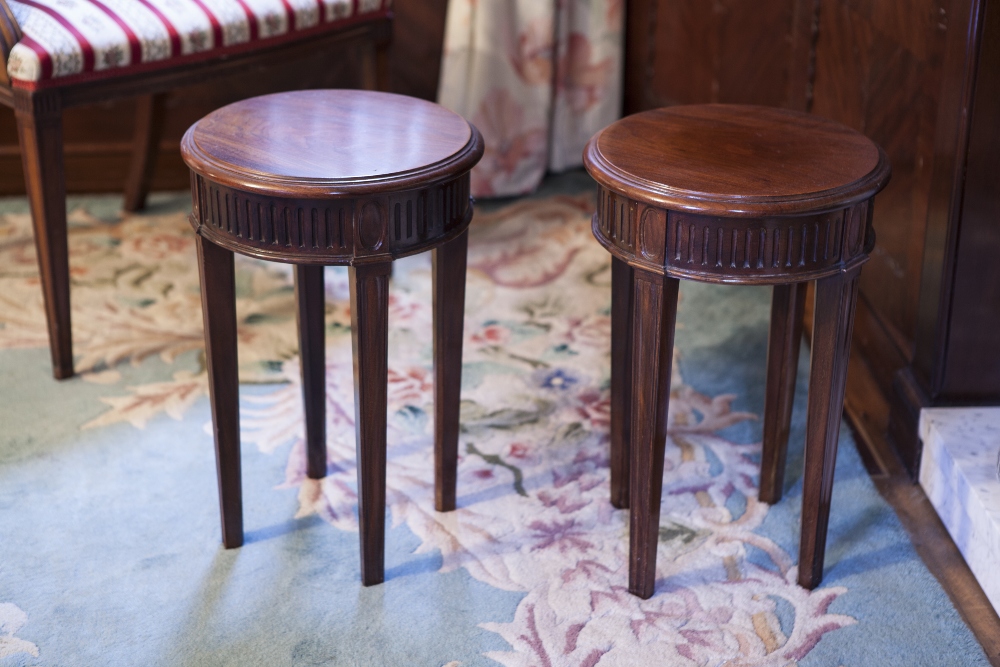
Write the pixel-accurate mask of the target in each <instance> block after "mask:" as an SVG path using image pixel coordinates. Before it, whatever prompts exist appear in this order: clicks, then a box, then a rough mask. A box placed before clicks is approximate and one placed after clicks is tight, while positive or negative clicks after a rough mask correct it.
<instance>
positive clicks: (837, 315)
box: [798, 269, 860, 589]
mask: <svg viewBox="0 0 1000 667" xmlns="http://www.w3.org/2000/svg"><path fill="white" fill-rule="evenodd" d="M859 274H860V269H855V270H853V271H849V272H845V273H843V274H840V275H836V276H830V277H828V278H823V279H821V280H818V281H816V309H815V315H814V318H815V319H814V320H813V337H812V348H811V358H810V361H809V405H808V412H807V416H806V449H805V463H804V472H803V477H802V480H803V481H802V532H801V538H800V543H799V576H798V581H799V585H800V586H803V587H805V588H810V589H811V588H816V587H817V586H819V584H820V582H821V581H822V580H823V560H824V553H825V550H826V530H827V526H828V524H829V519H830V497H831V495H832V494H833V473H834V467H835V464H836V462H837V442H838V439H839V437H840V423H841V421H842V420H843V417H844V391H845V389H846V384H847V362H848V358H849V355H850V352H851V332H852V329H853V327H854V307H855V304H856V302H857V297H858V278H859Z"/></svg>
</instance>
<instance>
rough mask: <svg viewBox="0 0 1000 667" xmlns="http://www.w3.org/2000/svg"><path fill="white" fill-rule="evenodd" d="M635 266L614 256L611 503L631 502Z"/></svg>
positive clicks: (612, 293) (612, 285) (616, 505)
mask: <svg viewBox="0 0 1000 667" xmlns="http://www.w3.org/2000/svg"><path fill="white" fill-rule="evenodd" d="M632 281H633V270H632V267H631V266H629V265H628V264H627V263H625V262H623V261H622V260H620V259H618V258H617V257H612V258H611V504H612V505H614V506H615V507H617V508H619V509H625V508H627V507H628V503H629V457H630V447H629V430H630V429H629V421H630V419H631V417H632V406H631V401H630V400H629V398H630V396H631V395H632V374H631V370H632V366H631V358H630V355H629V350H630V345H631V338H632Z"/></svg>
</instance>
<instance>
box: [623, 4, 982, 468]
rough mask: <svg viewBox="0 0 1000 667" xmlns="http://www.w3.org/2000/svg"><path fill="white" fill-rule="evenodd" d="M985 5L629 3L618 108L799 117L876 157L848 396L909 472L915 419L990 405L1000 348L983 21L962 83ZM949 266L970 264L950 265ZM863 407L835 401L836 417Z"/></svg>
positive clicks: (915, 448)
mask: <svg viewBox="0 0 1000 667" xmlns="http://www.w3.org/2000/svg"><path fill="white" fill-rule="evenodd" d="M993 2H994V0H990V3H991V6H992V3H993ZM985 5H986V0H905V1H904V0H766V1H760V0H756V1H753V0H720V1H718V2H712V3H702V2H697V1H696V0H671V1H670V2H668V1H667V0H630V2H629V4H628V10H629V12H630V14H629V23H628V29H629V34H628V38H627V44H628V48H627V56H626V57H627V69H626V86H627V88H626V109H627V110H629V111H638V110H641V109H645V108H650V107H655V106H659V105H664V104H681V103H699V102H741V103H759V104H769V105H775V106H784V107H791V108H804V109H807V110H810V111H812V112H813V113H816V114H818V115H821V116H825V117H828V118H832V119H834V120H837V121H840V122H841V123H844V124H846V125H848V126H850V127H853V128H855V129H857V130H859V131H860V132H862V133H864V134H865V135H867V136H868V137H870V138H872V139H873V140H875V141H876V142H877V143H878V144H880V145H881V146H882V147H883V148H884V149H885V151H886V152H887V153H888V155H889V159H890V161H891V163H892V169H893V175H892V181H891V182H890V184H889V186H888V187H887V188H886V190H885V191H884V192H883V193H881V194H880V195H879V196H878V197H877V198H876V200H875V231H876V234H877V243H876V246H875V248H874V250H873V252H872V255H871V261H870V262H869V263H868V264H867V265H866V267H865V269H864V271H863V273H862V276H861V286H860V299H859V302H858V314H857V323H856V328H855V340H854V347H855V354H856V355H857V356H858V357H859V361H860V362H861V363H860V364H859V365H857V367H858V368H861V369H863V370H864V373H865V374H866V379H865V380H864V382H854V383H852V384H851V387H853V388H854V389H855V390H856V391H863V392H865V393H870V391H871V390H872V388H873V387H877V389H878V391H879V392H880V393H881V400H879V401H878V402H877V403H878V406H880V407H879V409H878V411H877V412H878V416H877V417H876V416H874V415H868V417H859V418H864V419H866V420H867V426H866V428H867V429H868V430H871V429H874V428H879V427H883V428H884V426H881V425H887V426H889V427H890V428H889V430H890V431H891V432H892V433H893V434H894V437H895V440H896V443H895V444H896V445H897V446H898V448H899V451H900V453H901V455H902V457H903V460H904V462H905V463H906V464H907V466H908V468H909V469H910V470H911V471H913V470H915V467H916V464H917V461H918V460H919V443H918V442H917V441H916V437H915V428H916V416H917V414H918V413H919V409H920V407H921V406H925V405H930V404H932V403H936V404H942V403H950V402H961V401H963V400H965V401H969V400H979V401H982V400H992V401H1000V349H998V348H1000V343H991V341H992V338H1000V337H998V336H995V332H996V331H997V330H998V329H1000V318H998V317H997V316H995V315H994V313H996V312H997V310H996V309H995V308H994V309H993V310H992V311H991V310H990V308H989V307H988V306H987V305H986V303H987V302H988V301H989V300H990V299H992V300H993V302H996V301H997V300H998V299H1000V294H998V293H997V292H1000V269H997V268H995V267H997V266H1000V264H998V263H996V262H995V261H994V260H993V257H994V256H995V255H996V254H997V253H998V252H1000V231H998V229H1000V227H998V226H997V225H996V224H995V220H996V219H997V218H998V217H1000V204H998V197H997V192H998V191H1000V171H998V170H996V169H995V168H994V169H990V167H989V166H988V165H990V164H992V162H995V156H996V154H997V152H998V151H1000V132H998V130H997V129H996V127H997V126H996V123H995V118H996V117H997V116H998V115H1000V96H998V94H997V93H996V90H997V89H998V87H997V85H996V83H997V81H996V80H997V79H998V78H1000V47H994V46H993V43H995V42H997V41H998V40H1000V19H997V18H995V17H994V18H993V19H992V22H990V21H987V22H986V25H987V29H988V28H989V26H990V25H992V24H993V23H996V24H997V28H996V33H997V36H996V37H995V38H994V40H993V43H991V42H989V40H988V39H985V38H984V39H983V40H982V43H983V44H984V45H987V44H989V45H990V46H989V48H987V47H986V46H984V48H983V55H982V66H980V67H979V69H978V70H977V63H978V62H979V60H980V55H979V46H978V45H979V43H980V42H979V34H980V31H981V30H982V28H981V25H980V24H981V23H982V21H980V14H981V13H982V8H983V7H984V6H985ZM997 12H1000V10H994V14H996V13H997ZM990 34H992V33H990ZM994 61H996V62H995V63H994ZM977 72H978V77H979V81H978V84H976V77H977ZM990 73H993V75H992V76H993V78H992V79H989V76H990ZM984 77H986V78H984ZM987 79H989V80H988V81H987ZM974 90H975V91H977V94H978V95H979V97H976V96H975V95H973V92H974ZM978 91H984V92H978ZM974 98H975V99H976V103H975V104H976V106H975V107H973V106H972V104H973V99H974ZM970 113H978V114H979V115H978V116H977V117H981V118H982V120H981V121H980V122H979V124H978V125H977V124H975V123H970V122H968V121H967V118H969V117H970ZM990 119H993V120H990ZM970 132H971V134H970ZM970 137H971V143H970ZM966 151H968V157H966ZM966 167H968V170H967V169H966ZM972 170H975V172H976V173H975V174H973V172H972ZM963 207H964V208H963ZM963 210H964V213H963ZM959 220H962V224H961V225H959V224H958V221H959ZM959 253H963V254H962V257H963V258H964V257H965V256H968V257H969V259H963V262H962V263H961V264H958V263H956V261H955V257H956V256H958V254H959ZM984 289H985V290H986V292H985V294H984V293H983V290H984ZM955 313H967V316H966V317H964V319H963V318H962V317H957V316H956V314H955ZM977 322H978V324H977ZM983 351H986V355H985V356H984V354H983ZM911 364H912V366H913V367H912V368H911ZM858 372H860V371H858ZM862 388H863V390H862ZM991 392H992V393H991ZM869 403H870V401H869V400H868V399H865V398H864V397H863V396H861V395H859V396H856V397H853V398H852V397H851V396H850V395H849V396H848V401H847V404H848V409H849V410H853V409H854V408H859V406H862V405H865V404H869ZM890 404H892V405H893V408H892V414H893V415H895V416H894V417H892V419H891V420H890V418H889V411H888V408H887V406H888V405H890ZM859 409H860V408H859ZM862 412H863V410H862ZM858 414H859V415H860V414H861V413H860V412H859V413H858ZM901 425H902V427H901Z"/></svg>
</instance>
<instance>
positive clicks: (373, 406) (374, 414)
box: [350, 262, 392, 586]
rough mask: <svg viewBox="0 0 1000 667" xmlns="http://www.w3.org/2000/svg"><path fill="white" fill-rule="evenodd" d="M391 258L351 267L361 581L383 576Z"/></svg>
mask: <svg viewBox="0 0 1000 667" xmlns="http://www.w3.org/2000/svg"><path fill="white" fill-rule="evenodd" d="M391 273H392V264H390V263H388V262H380V263H378V264H361V265H359V266H352V267H351V268H350V274H351V275H350V283H351V343H352V348H353V351H354V427H355V432H356V435H355V437H356V448H357V457H358V458H357V461H358V524H359V526H360V529H361V583H362V584H364V585H365V586H371V585H374V584H380V583H382V581H383V580H384V579H385V565H384V562H385V458H386V451H385V429H386V392H387V386H388V382H389V375H388V373H389V367H388V363H389V362H388V356H389V276H390V274H391Z"/></svg>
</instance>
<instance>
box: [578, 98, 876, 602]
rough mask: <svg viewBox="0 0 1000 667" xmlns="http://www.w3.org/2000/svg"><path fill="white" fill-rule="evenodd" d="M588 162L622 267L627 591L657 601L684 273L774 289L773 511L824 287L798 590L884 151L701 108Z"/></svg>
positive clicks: (824, 494)
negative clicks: (803, 341)
mask: <svg viewBox="0 0 1000 667" xmlns="http://www.w3.org/2000/svg"><path fill="white" fill-rule="evenodd" d="M584 161H585V164H586V166H587V169H588V171H589V172H590V173H591V175H593V177H594V179H595V180H596V181H597V182H598V199H597V212H596V214H595V215H594V220H593V226H592V227H593V233H594V236H595V238H596V239H597V240H598V242H600V243H601V245H603V246H604V247H605V248H606V249H607V250H608V251H609V252H610V253H611V255H612V258H613V260H612V318H611V319H612V363H613V364H615V365H616V366H617V368H614V367H613V368H612V394H613V396H612V403H611V410H612V415H611V465H612V480H613V481H612V503H613V504H615V506H616V507H619V506H621V505H622V502H621V494H622V491H623V487H624V486H625V485H624V484H623V483H622V482H621V481H617V482H616V481H615V477H616V474H617V476H618V477H619V480H620V475H621V474H622V472H623V468H625V465H626V464H625V463H624V462H623V454H624V453H625V451H626V450H630V454H629V460H628V464H627V465H628V471H629V472H628V476H629V482H628V486H627V488H628V495H629V508H630V512H631V515H630V532H629V535H630V557H629V590H630V591H631V592H633V593H634V594H636V595H638V596H639V597H642V598H648V597H649V596H651V595H652V594H653V592H654V587H655V576H656V545H657V543H658V526H659V512H660V499H661V491H662V485H663V447H664V442H665V438H666V415H667V403H668V401H669V380H670V365H671V351H672V341H673V326H674V317H675V314H676V290H677V279H678V278H686V279H691V280H699V281H703V282H715V283H735V284H756V285H773V286H774V296H773V304H772V319H771V332H770V341H769V346H768V360H767V366H768V372H767V387H766V397H767V398H766V405H765V415H764V424H765V426H764V432H765V436H764V447H763V449H764V451H763V457H762V459H763V460H762V469H761V489H760V498H761V500H763V501H765V502H777V500H778V499H779V498H780V496H781V492H782V486H783V473H784V463H785V452H786V447H787V440H788V430H789V423H790V418H791V408H792V399H793V395H794V391H795V372H796V367H797V361H798V351H799V339H800V336H801V321H802V312H803V310H804V305H805V294H806V283H807V282H808V281H816V284H817V290H816V291H817V296H816V308H815V310H814V312H815V317H816V319H815V326H814V327H813V348H812V362H811V372H810V386H809V406H808V411H809V412H808V414H809V417H808V423H807V440H806V449H807V453H806V464H805V465H806V472H805V476H804V491H803V509H802V536H801V544H800V549H799V583H800V584H801V585H803V586H806V587H808V588H813V587H815V586H817V585H818V584H819V582H820V581H821V579H822V573H823V552H824V548H825V543H826V529H827V523H828V519H829V512H830V494H831V491H832V488H833V472H834V462H835V460H836V451H837V438H838V436H839V429H840V420H841V418H842V414H843V403H844V390H845V385H846V376H847V364H848V358H849V351H850V344H851V334H852V327H853V322H854V312H855V306H856V302H857V286H858V279H859V275H860V272H861V266H862V265H863V264H864V263H865V262H866V261H867V260H868V256H869V253H870V252H871V250H872V248H873V247H874V245H875V234H874V230H873V226H872V219H873V215H872V213H873V209H872V199H873V197H874V196H875V194H876V193H877V192H878V191H879V190H880V189H881V188H883V187H884V186H885V184H886V183H887V182H888V179H889V175H890V170H889V164H888V162H887V161H886V159H885V154H884V153H883V151H882V150H881V149H880V148H879V147H878V146H877V145H875V144H874V143H873V142H871V141H870V140H868V139H866V138H865V137H864V136H863V135H860V134H858V133H856V132H853V131H851V130H848V129H847V128H844V127H841V126H838V125H836V124H834V123H831V122H830V121H825V120H822V119H817V118H815V117H812V116H809V115H806V114H802V113H798V112H790V111H781V110H773V109H766V108H763V107H752V106H736V105H734V106H725V105H692V106H689V107H671V108H669V109H662V110H657V111H650V112H644V113H641V114H637V115H635V116H630V117H627V118H625V119H623V120H620V121H618V122H617V123H614V124H612V125H611V126H609V127H607V128H605V129H604V130H602V131H601V132H599V133H598V134H597V135H595V136H594V137H593V138H592V139H591V140H590V143H589V144H588V145H587V148H586V150H585V152H584ZM629 285H631V287H629ZM626 290H628V291H627V292H626ZM625 294H629V295H630V296H629V297H628V298H623V297H624V296H625ZM626 332H630V333H626ZM623 338H627V339H628V340H629V348H630V349H629V350H627V351H626V350H623V349H622V348H623V347H624V346H623ZM625 356H628V357H630V359H631V361H630V363H628V364H622V357H625ZM622 366H627V367H628V368H629V373H630V375H631V377H630V378H629V379H628V382H629V384H630V385H631V391H630V392H626V391H623V387H622V384H623V379H624V378H625V377H626V372H625V371H624V370H623V368H622ZM616 394H617V395H616ZM626 415H627V416H626ZM625 420H627V421H628V423H627V424H626V423H623V422H624V421H625Z"/></svg>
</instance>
